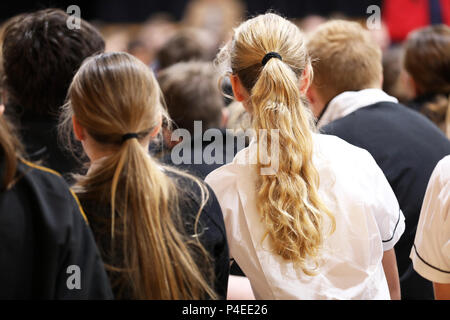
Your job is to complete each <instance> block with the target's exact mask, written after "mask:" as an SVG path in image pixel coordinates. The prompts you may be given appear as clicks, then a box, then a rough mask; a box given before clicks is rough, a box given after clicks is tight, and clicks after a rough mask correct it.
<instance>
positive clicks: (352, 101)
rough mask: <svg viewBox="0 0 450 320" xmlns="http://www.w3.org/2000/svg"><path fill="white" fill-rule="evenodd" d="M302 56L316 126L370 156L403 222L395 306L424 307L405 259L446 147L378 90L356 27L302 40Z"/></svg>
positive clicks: (336, 27) (371, 49)
mask: <svg viewBox="0 0 450 320" xmlns="http://www.w3.org/2000/svg"><path fill="white" fill-rule="evenodd" d="M308 50H309V53H310V55H311V58H312V61H313V71H314V80H313V82H312V84H311V86H310V88H309V90H308V92H307V95H308V98H309V100H310V102H311V107H312V109H313V112H314V115H315V116H316V117H317V119H318V122H317V126H318V127H319V128H320V130H321V131H322V132H323V133H326V134H332V135H336V136H338V137H340V138H342V139H344V140H346V141H347V142H349V143H351V144H353V145H356V146H357V147H360V148H363V149H366V150H367V151H369V152H370V153H371V154H372V156H373V157H374V159H375V160H376V161H377V163H378V165H379V166H380V168H381V169H382V170H383V172H384V174H385V176H386V178H387V180H388V181H389V183H390V185H391V187H392V189H393V190H394V193H395V195H396V196H397V199H398V201H399V203H400V208H401V210H402V211H403V213H404V215H405V218H406V221H405V222H406V230H405V232H404V234H403V236H402V238H401V239H400V240H399V242H398V243H397V245H396V247H395V253H396V257H397V263H398V269H399V275H400V285H401V295H402V298H403V299H432V298H433V288H432V285H431V283H430V282H428V281H426V280H425V279H423V278H421V277H420V276H419V275H418V274H417V273H416V272H415V271H414V270H413V267H412V264H411V261H410V259H409V253H410V252H411V247H412V246H413V242H414V236H415V230H416V227H417V222H418V219H419V214H420V209H421V206H422V201H423V198H424V195H425V191H426V187H427V184H428V181H429V179H430V176H431V173H432V171H433V169H434V167H435V166H436V164H437V163H438V162H439V160H441V159H442V158H443V157H444V156H446V155H448V154H450V141H448V140H447V139H446V137H445V136H444V135H443V133H442V132H441V131H440V130H439V129H438V128H437V127H436V126H434V125H433V124H432V123H431V122H430V121H428V120H427V119H426V118H425V117H423V116H422V115H420V114H419V113H417V112H415V111H413V110H411V109H408V108H406V107H405V106H403V105H401V104H399V103H398V100H397V99H396V98H394V97H391V96H389V95H388V94H386V93H385V92H383V91H382V90H381V87H382V78H383V76H382V74H383V73H382V72H383V70H382V55H381V50H380V48H378V47H377V45H376V44H375V41H373V40H372V39H371V37H370V33H369V32H368V31H367V30H365V29H364V28H363V27H362V26H361V25H359V24H357V23H355V22H349V21H342V20H337V21H330V22H327V23H325V24H323V25H321V26H320V27H319V28H318V29H317V30H316V31H315V32H313V33H312V34H311V35H310V38H309V42H308ZM385 240H389V239H385Z"/></svg>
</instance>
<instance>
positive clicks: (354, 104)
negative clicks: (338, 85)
mask: <svg viewBox="0 0 450 320" xmlns="http://www.w3.org/2000/svg"><path fill="white" fill-rule="evenodd" d="M379 102H393V103H398V99H397V98H394V97H392V96H390V95H388V94H387V93H385V92H384V91H383V90H381V89H376V88H372V89H364V90H360V91H345V92H343V93H341V94H339V95H337V96H336V97H334V98H333V99H332V100H331V101H330V103H329V104H328V107H327V109H326V110H325V112H324V114H323V115H322V117H321V118H320V119H319V121H318V122H317V128H322V127H323V126H326V125H327V124H329V123H330V122H333V121H334V120H337V119H340V118H343V117H345V116H347V115H349V114H350V113H352V112H355V111H356V110H359V109H361V108H364V107H368V106H370V105H373V104H375V103H379Z"/></svg>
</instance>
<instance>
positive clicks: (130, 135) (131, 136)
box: [122, 133, 139, 142]
mask: <svg viewBox="0 0 450 320" xmlns="http://www.w3.org/2000/svg"><path fill="white" fill-rule="evenodd" d="M138 137H139V135H138V134H137V133H127V134H124V135H123V136H122V142H125V141H127V140H130V139H137V138H138Z"/></svg>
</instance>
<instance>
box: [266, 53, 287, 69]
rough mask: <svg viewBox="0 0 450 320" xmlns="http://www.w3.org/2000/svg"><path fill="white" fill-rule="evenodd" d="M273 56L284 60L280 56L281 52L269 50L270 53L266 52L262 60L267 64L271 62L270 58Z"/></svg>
mask: <svg viewBox="0 0 450 320" xmlns="http://www.w3.org/2000/svg"><path fill="white" fill-rule="evenodd" d="M272 58H277V59H280V60H281V61H283V58H282V57H281V56H280V54H279V53H276V52H269V53H268V54H266V55H265V56H264V58H263V60H262V62H261V63H262V65H263V66H265V65H266V64H267V62H269V60H270V59H272Z"/></svg>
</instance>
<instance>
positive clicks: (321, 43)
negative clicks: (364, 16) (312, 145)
mask: <svg viewBox="0 0 450 320" xmlns="http://www.w3.org/2000/svg"><path fill="white" fill-rule="evenodd" d="M307 46H308V50H309V53H310V55H311V58H312V60H313V69H314V82H313V83H314V86H315V87H316V88H317V90H318V92H319V93H320V95H321V96H322V98H323V99H324V100H325V101H329V100H331V99H333V98H334V97H335V96H337V95H338V94H340V93H342V92H345V91H359V90H363V89H367V88H370V87H372V86H378V85H379V84H381V79H382V75H383V70H382V62H381V49H380V48H379V46H378V45H377V44H376V43H374V41H373V39H372V38H371V35H370V33H369V32H368V31H367V30H365V29H364V28H363V27H362V26H361V25H360V24H359V23H357V22H351V21H344V20H333V21H329V22H326V23H324V24H322V25H320V26H319V27H318V28H317V29H316V30H315V31H314V32H312V33H311V34H310V35H309V41H308V45H307Z"/></svg>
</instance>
